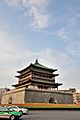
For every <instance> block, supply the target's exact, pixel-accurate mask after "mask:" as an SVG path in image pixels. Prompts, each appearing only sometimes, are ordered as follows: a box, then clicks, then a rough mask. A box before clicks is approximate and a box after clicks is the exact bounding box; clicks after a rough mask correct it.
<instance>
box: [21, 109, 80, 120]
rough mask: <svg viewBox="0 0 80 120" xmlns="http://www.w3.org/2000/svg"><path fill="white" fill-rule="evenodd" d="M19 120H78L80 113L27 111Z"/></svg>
mask: <svg viewBox="0 0 80 120" xmlns="http://www.w3.org/2000/svg"><path fill="white" fill-rule="evenodd" d="M21 120H80V111H61V110H60V111H56V110H50V111H48V110H47V111H42V110H41V111H37V110H36V111H29V115H23V117H22V118H21Z"/></svg>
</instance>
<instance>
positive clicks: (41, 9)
mask: <svg viewBox="0 0 80 120" xmlns="http://www.w3.org/2000/svg"><path fill="white" fill-rule="evenodd" d="M7 3H8V4H9V5H11V6H12V5H14V6H19V5H22V7H24V8H25V14H24V15H25V17H27V16H29V17H31V23H30V26H31V27H32V28H33V29H36V30H38V31H39V30H41V29H44V28H47V27H48V25H49V22H50V21H49V20H50V15H49V14H48V12H47V6H48V5H49V3H50V1H48V0H7Z"/></svg>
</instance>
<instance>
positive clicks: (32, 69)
mask: <svg viewBox="0 0 80 120" xmlns="http://www.w3.org/2000/svg"><path fill="white" fill-rule="evenodd" d="M55 71H57V69H52V68H48V67H46V66H43V65H42V64H40V63H39V62H38V59H36V60H35V63H34V64H32V63H31V64H30V65H29V66H28V67H26V68H24V69H23V70H20V71H17V72H18V73H19V75H18V76H16V77H17V78H18V84H15V85H13V86H14V87H15V88H16V89H18V88H23V87H25V88H30V89H40V90H41V89H45V90H54V89H57V90H58V86H60V85H62V84H61V83H56V82H55V77H56V76H58V75H59V74H55Z"/></svg>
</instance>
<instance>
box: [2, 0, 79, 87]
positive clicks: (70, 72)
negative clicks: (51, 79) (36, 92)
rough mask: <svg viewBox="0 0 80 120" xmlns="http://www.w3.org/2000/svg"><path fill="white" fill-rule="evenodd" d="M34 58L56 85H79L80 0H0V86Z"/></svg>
mask: <svg viewBox="0 0 80 120" xmlns="http://www.w3.org/2000/svg"><path fill="white" fill-rule="evenodd" d="M36 58H38V59H39V62H40V63H41V64H43V65H45V66H47V67H50V68H53V69H55V68H57V69H58V71H57V73H59V76H58V77H56V82H60V83H63V85H62V86H61V87H60V89H68V88H77V89H79V88H80V0H0V83H1V84H0V87H11V85H12V84H16V83H17V82H18V79H16V78H15V76H16V75H17V71H18V70H21V69H23V68H25V67H27V66H28V65H29V64H30V63H34V62H35V59H36Z"/></svg>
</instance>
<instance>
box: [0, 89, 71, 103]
mask: <svg viewBox="0 0 80 120" xmlns="http://www.w3.org/2000/svg"><path fill="white" fill-rule="evenodd" d="M23 103H58V104H72V103H73V100H72V94H71V93H68V92H67V93H65V92H61V91H59V90H54V91H49V90H36V89H29V88H21V89H14V90H11V91H9V92H6V93H5V94H4V95H3V98H2V104H23Z"/></svg>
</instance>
